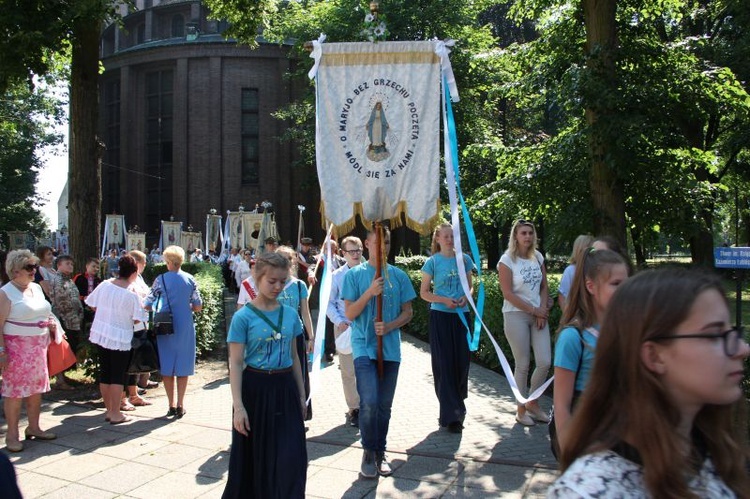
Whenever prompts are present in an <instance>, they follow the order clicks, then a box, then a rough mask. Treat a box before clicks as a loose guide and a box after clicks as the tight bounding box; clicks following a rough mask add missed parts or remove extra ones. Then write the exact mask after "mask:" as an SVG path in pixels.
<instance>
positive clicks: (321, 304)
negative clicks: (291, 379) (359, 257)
mask: <svg viewBox="0 0 750 499" xmlns="http://www.w3.org/2000/svg"><path fill="white" fill-rule="evenodd" d="M331 232H333V224H331V225H330V226H329V227H328V233H327V234H326V238H325V240H324V241H323V248H325V261H324V263H323V276H322V277H321V279H320V300H318V322H317V323H316V324H315V345H314V347H313V364H312V365H313V367H312V373H310V396H309V397H308V398H307V404H310V400H311V399H312V396H313V394H314V393H315V392H316V391H317V390H318V386H319V385H320V358H321V356H322V354H323V348H324V347H323V343H324V342H325V339H326V312H325V311H326V309H327V308H328V302H329V301H330V299H331V285H332V284H333V279H332V278H331V274H332V273H333V272H332V271H331V267H332V266H333V263H332V258H333V255H332V254H331ZM318 265H320V262H318ZM312 288H313V287H312V285H310V286H309V287H308V288H307V296H308V297H309V296H310V293H311V292H312Z"/></svg>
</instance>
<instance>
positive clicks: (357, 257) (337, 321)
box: [326, 236, 362, 426]
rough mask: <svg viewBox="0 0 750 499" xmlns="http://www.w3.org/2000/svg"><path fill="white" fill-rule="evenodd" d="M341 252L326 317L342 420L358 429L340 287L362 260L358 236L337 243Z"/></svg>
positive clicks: (349, 340) (349, 338)
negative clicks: (333, 346) (339, 388)
mask: <svg viewBox="0 0 750 499" xmlns="http://www.w3.org/2000/svg"><path fill="white" fill-rule="evenodd" d="M341 251H342V252H343V253H344V258H345V259H346V265H342V266H341V267H339V268H338V269H336V270H335V271H334V272H333V274H332V276H331V280H332V284H331V297H330V299H329V301H328V309H327V310H326V315H327V316H328V319H329V320H330V321H331V322H332V323H333V327H334V335H335V337H336V351H337V352H338V354H339V367H340V369H341V382H342V384H343V385H344V398H345V399H346V405H347V407H348V408H349V411H348V412H347V413H346V419H347V421H348V423H349V425H350V426H359V394H358V393H357V378H356V377H355V375H354V358H353V357H352V336H351V321H350V320H349V319H347V318H346V315H345V314H344V300H343V299H342V298H341V286H343V284H344V276H345V275H346V273H347V272H348V271H349V269H350V268H352V267H355V266H357V265H359V264H360V262H361V260H362V241H361V240H360V239H359V238H358V237H353V236H349V237H346V238H344V240H343V241H341Z"/></svg>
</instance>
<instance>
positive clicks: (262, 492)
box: [222, 253, 307, 499]
mask: <svg viewBox="0 0 750 499" xmlns="http://www.w3.org/2000/svg"><path fill="white" fill-rule="evenodd" d="M289 267H290V264H289V260H288V259H287V258H285V257H284V256H282V255H280V254H278V253H265V254H263V255H261V256H260V257H259V258H258V259H257V260H256V262H255V269H254V273H255V282H256V285H257V289H258V295H257V296H256V297H255V298H254V299H253V300H252V301H250V302H248V303H246V304H245V305H244V306H243V307H242V308H241V309H240V310H238V311H237V312H236V313H235V314H234V317H232V323H231V325H230V326H229V334H228V336H227V342H228V344H229V384H230V387H231V391H232V408H233V416H232V426H233V430H232V449H231V451H230V455H229V476H228V478H227V485H226V488H225V489H224V495H223V496H222V497H223V499H240V498H241V499H247V498H263V499H274V498H278V499H287V498H293V499H296V498H302V497H304V496H305V486H306V481H307V447H306V443H305V427H304V423H303V421H302V417H303V412H304V411H305V395H304V388H303V386H302V370H301V364H300V361H299V357H298V356H297V355H296V352H295V349H296V346H295V341H296V338H299V337H300V336H302V334H303V332H302V323H301V321H300V319H299V316H298V315H297V312H296V310H294V309H292V308H290V307H288V306H286V305H282V304H281V303H280V302H279V300H278V299H277V298H278V297H279V295H280V294H281V292H282V291H283V290H284V285H285V283H286V281H287V279H288V275H289Z"/></svg>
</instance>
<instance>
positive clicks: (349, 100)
mask: <svg viewBox="0 0 750 499" xmlns="http://www.w3.org/2000/svg"><path fill="white" fill-rule="evenodd" d="M436 43H437V42H431V41H430V42H379V43H370V42H362V43H321V42H319V41H318V42H313V53H312V55H311V57H313V58H314V59H315V67H314V68H313V70H312V71H311V72H310V77H311V78H315V80H316V100H317V120H316V151H317V166H318V178H319V180H320V187H321V200H322V201H321V205H322V206H321V211H322V215H323V217H322V218H323V221H324V225H326V224H327V223H332V224H333V225H334V226H335V227H336V229H337V232H339V233H341V234H345V233H347V232H350V231H351V230H352V229H354V227H355V225H356V215H359V216H360V217H361V218H362V221H363V223H365V224H366V225H367V226H369V225H370V223H371V222H373V221H377V220H390V222H391V227H396V226H399V225H401V224H402V223H403V221H402V220H401V215H402V214H404V215H405V217H404V218H405V220H406V225H407V226H408V227H410V228H412V229H414V230H416V231H418V232H420V233H422V234H426V233H428V232H429V231H430V230H431V229H432V227H433V226H434V224H435V222H436V220H437V218H438V215H439V213H438V212H439V200H438V193H439V179H440V170H439V165H440V97H441V94H440V88H441V81H440V79H441V65H440V57H439V56H438V55H437V54H436Z"/></svg>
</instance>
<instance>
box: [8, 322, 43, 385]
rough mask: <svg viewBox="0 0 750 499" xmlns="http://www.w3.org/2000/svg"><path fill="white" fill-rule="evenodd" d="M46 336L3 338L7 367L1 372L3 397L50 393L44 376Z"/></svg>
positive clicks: (9, 336)
mask: <svg viewBox="0 0 750 499" xmlns="http://www.w3.org/2000/svg"><path fill="white" fill-rule="evenodd" d="M49 342H50V337H49V334H46V333H45V334H40V335H37V336H11V335H7V334H6V335H5V352H6V353H7V354H8V364H7V366H6V367H5V369H4V370H3V389H2V394H3V397H7V398H25V397H28V396H30V395H36V394H37V393H44V392H48V391H49V390H50V387H49V373H48V372H47V345H49Z"/></svg>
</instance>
